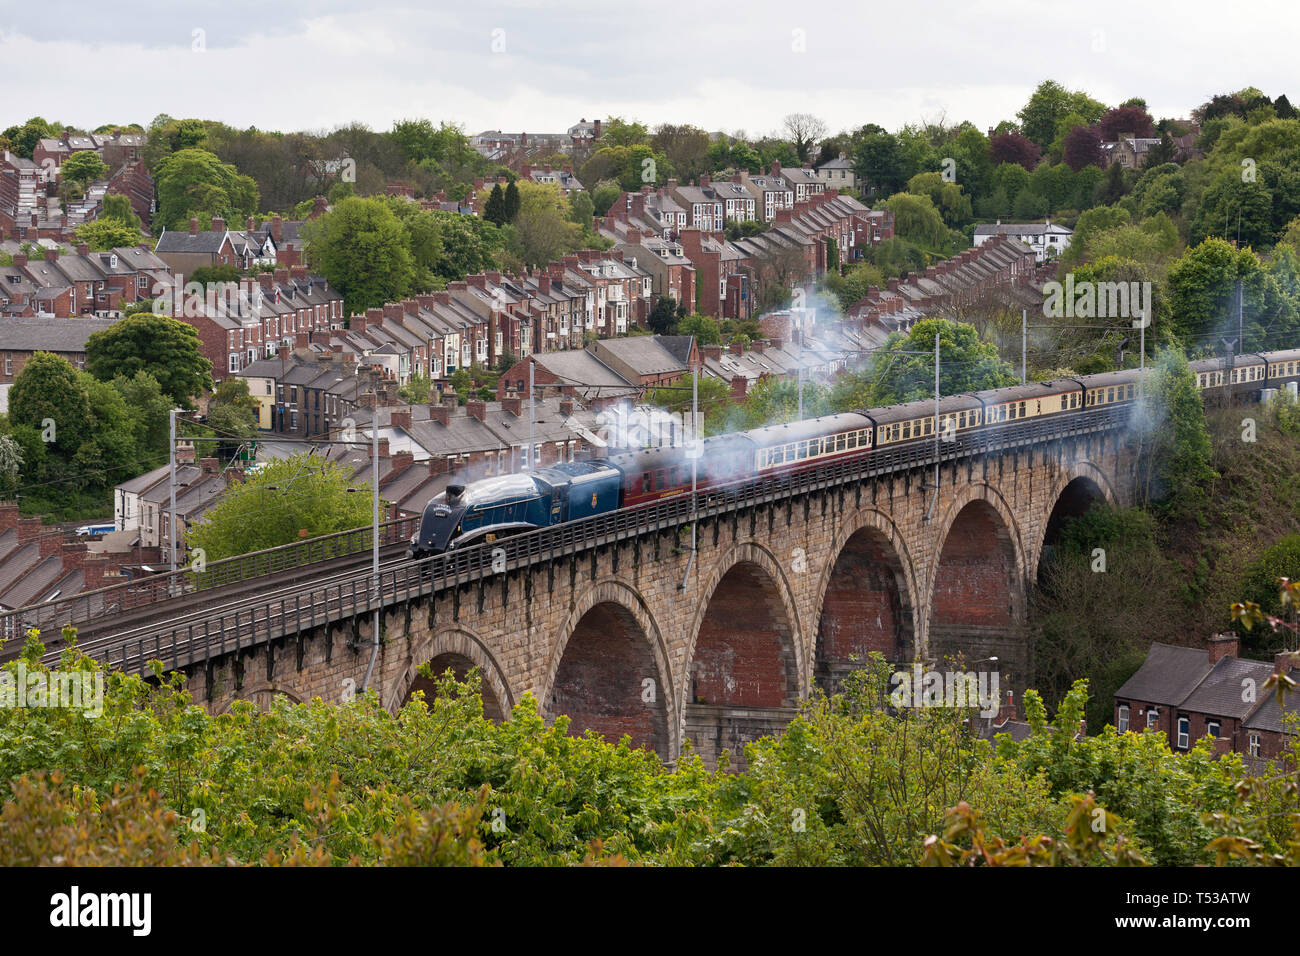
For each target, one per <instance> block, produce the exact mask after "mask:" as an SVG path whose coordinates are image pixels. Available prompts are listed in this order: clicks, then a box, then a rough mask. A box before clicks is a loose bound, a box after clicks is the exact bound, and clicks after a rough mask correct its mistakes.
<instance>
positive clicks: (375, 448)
mask: <svg viewBox="0 0 1300 956" xmlns="http://www.w3.org/2000/svg"><path fill="white" fill-rule="evenodd" d="M370 483H371V485H372V486H373V487H374V496H373V501H372V503H371V508H372V513H371V517H372V520H373V524H374V528H373V530H372V533H371V560H370V573H371V575H372V576H373V577H374V584H373V586H372V588H371V596H372V598H371V599H372V601H373V602H374V605H375V616H374V623H373V625H372V628H373V629H372V631H371V638H370V646H371V651H370V663H369V664H368V665H367V666H366V676H365V677H364V678H362V680H361V693H363V694H364V693H365V692H366V689H367V688H368V687H369V686H370V674H371V672H372V671H373V670H374V667H375V659H376V658H377V657H379V614H380V611H379V404H378V402H376V403H375V407H374V409H373V410H372V413H371V419H370Z"/></svg>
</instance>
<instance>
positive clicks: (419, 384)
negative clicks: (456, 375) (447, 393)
mask: <svg viewBox="0 0 1300 956" xmlns="http://www.w3.org/2000/svg"><path fill="white" fill-rule="evenodd" d="M432 390H433V379H431V378H429V376H427V375H420V374H416V375H412V376H411V377H410V378H409V379H407V380H406V381H405V382H404V383H402V385H401V386H399V387H398V389H397V395H398V397H399V398H401V400H402V401H404V402H406V403H407V404H408V405H428V404H429V393H430V392H431V391H432Z"/></svg>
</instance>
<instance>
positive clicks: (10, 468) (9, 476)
mask: <svg viewBox="0 0 1300 956" xmlns="http://www.w3.org/2000/svg"><path fill="white" fill-rule="evenodd" d="M22 467H23V448H22V445H20V444H19V443H18V441H17V440H16V439H15V438H14V437H13V436H12V435H0V495H3V496H4V497H5V498H12V497H13V494H14V492H15V491H16V490H17V489H18V472H19V471H21V470H22Z"/></svg>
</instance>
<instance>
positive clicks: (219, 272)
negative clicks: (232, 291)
mask: <svg viewBox="0 0 1300 956" xmlns="http://www.w3.org/2000/svg"><path fill="white" fill-rule="evenodd" d="M190 281H191V282H197V283H198V284H199V285H201V286H204V287H207V286H208V285H209V284H211V283H217V282H238V281H239V268H238V267H237V266H232V265H227V264H225V263H221V264H219V265H215V266H199V267H198V268H197V269H195V270H194V271H193V272H192V273H190Z"/></svg>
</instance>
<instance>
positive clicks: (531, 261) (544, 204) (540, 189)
mask: <svg viewBox="0 0 1300 956" xmlns="http://www.w3.org/2000/svg"><path fill="white" fill-rule="evenodd" d="M519 194H520V207H519V215H518V216H516V217H515V221H514V224H513V230H514V231H513V234H512V237H511V239H510V240H508V243H507V248H508V249H509V251H510V252H512V253H514V254H515V255H516V256H518V257H519V259H520V260H522V261H523V263H524V264H525V265H527V266H529V267H530V268H531V267H535V266H541V265H545V264H546V263H548V262H550V261H551V260H553V259H559V258H561V257H563V256H565V255H567V254H568V253H570V252H572V251H573V250H574V249H577V248H578V247H579V246H580V245H581V237H582V228H581V227H580V226H579V225H578V224H577V223H575V222H573V221H572V220H571V219H570V218H569V204H568V200H566V199H565V198H564V194H563V193H562V192H561V191H560V188H559V187H558V186H554V185H550V184H539V183H532V182H525V183H522V185H521V187H520V190H519Z"/></svg>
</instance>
